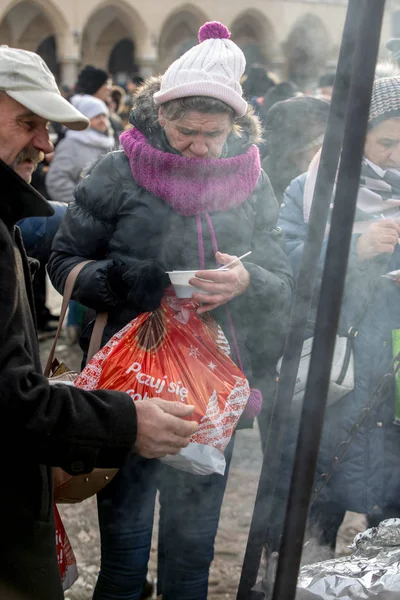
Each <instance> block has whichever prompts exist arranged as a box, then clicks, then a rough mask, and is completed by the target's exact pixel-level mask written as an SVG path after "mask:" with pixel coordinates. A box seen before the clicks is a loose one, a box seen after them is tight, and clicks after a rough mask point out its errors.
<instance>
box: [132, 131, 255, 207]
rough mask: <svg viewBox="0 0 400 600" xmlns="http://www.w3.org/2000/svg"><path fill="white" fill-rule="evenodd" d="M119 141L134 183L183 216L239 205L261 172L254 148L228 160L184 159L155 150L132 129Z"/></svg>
mask: <svg viewBox="0 0 400 600" xmlns="http://www.w3.org/2000/svg"><path fill="white" fill-rule="evenodd" d="M120 141H121V144H122V147H123V149H124V152H125V154H126V156H127V157H128V159H129V164H130V167H131V171H132V174H133V177H134V179H135V181H136V182H137V183H138V184H139V185H140V186H141V187H143V188H144V189H145V190H147V191H149V192H151V193H152V194H154V195H155V196H157V197H158V198H162V200H164V201H165V202H166V203H167V204H169V205H170V206H171V207H172V208H173V210H174V211H175V212H176V213H178V214H179V215H182V216H184V217H190V216H194V215H200V214H202V213H205V212H207V211H210V212H213V211H223V210H229V209H231V208H233V207H235V206H238V205H239V204H242V203H243V202H244V201H245V200H247V199H248V198H249V196H250V195H251V194H252V192H253V190H254V188H255V187H256V185H257V181H258V178H259V176H260V172H261V165H260V154H259V151H258V148H257V147H256V146H250V148H249V149H248V150H247V152H246V153H245V154H240V155H238V156H233V157H232V158H216V159H215V158H187V157H185V156H179V155H178V154H172V153H170V152H163V151H161V150H157V149H156V148H154V147H153V146H152V145H151V144H150V142H149V140H148V139H147V138H146V136H145V135H144V134H143V133H142V132H141V131H140V130H139V129H136V128H134V129H130V130H129V131H126V132H125V133H123V134H122V135H121V137H120Z"/></svg>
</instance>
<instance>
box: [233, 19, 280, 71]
mask: <svg viewBox="0 0 400 600" xmlns="http://www.w3.org/2000/svg"><path fill="white" fill-rule="evenodd" d="M231 32H232V40H233V41H234V42H236V43H237V44H238V46H240V48H241V49H242V50H243V52H244V55H245V57H246V63H247V64H248V65H252V64H256V63H257V64H263V65H266V66H268V65H271V64H272V62H273V58H274V55H275V51H276V36H275V32H274V28H273V26H272V24H271V23H270V21H269V20H268V19H267V18H266V17H265V16H264V15H263V14H262V13H261V12H259V11H257V10H247V11H245V12H243V13H241V14H240V15H239V16H237V17H236V18H235V20H234V21H233V23H232V25H231Z"/></svg>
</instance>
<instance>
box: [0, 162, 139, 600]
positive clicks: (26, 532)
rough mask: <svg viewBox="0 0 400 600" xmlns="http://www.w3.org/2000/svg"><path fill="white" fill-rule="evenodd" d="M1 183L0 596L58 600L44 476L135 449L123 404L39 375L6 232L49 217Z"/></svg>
mask: <svg viewBox="0 0 400 600" xmlns="http://www.w3.org/2000/svg"><path fill="white" fill-rule="evenodd" d="M0 173H1V182H2V191H1V200H0V415H1V417H0V418H1V421H0V422H1V435H0V448H1V456H2V457H3V460H2V469H1V475H2V488H1V494H0V586H1V585H5V586H6V587H9V588H10V589H14V590H15V592H16V593H18V594H21V595H26V597H27V598H29V599H30V600H58V599H59V600H61V599H62V598H63V597H64V596H63V592H62V587H61V580H60V576H59V569H58V564H57V556H56V546H55V529H54V517H53V493H52V468H51V467H52V466H61V467H62V468H63V469H65V470H66V471H68V472H69V473H71V474H78V473H86V472H89V471H91V470H92V469H93V468H94V467H118V466H121V465H122V464H123V461H124V458H125V457H126V455H127V453H128V452H129V451H130V450H131V448H132V445H133V444H134V442H135V437H136V413H135V408H134V406H133V403H132V401H131V399H130V398H129V396H128V395H125V394H121V393H118V392H95V393H89V392H84V391H82V390H79V389H76V388H73V387H70V386H65V385H57V386H50V385H49V383H48V382H47V379H46V378H45V377H43V375H42V374H41V366H40V360H39V351H38V345H37V340H36V331H35V326H34V319H33V314H32V312H33V309H32V293H31V287H30V272H29V266H28V261H27V259H26V255H25V252H24V250H23V247H22V241H21V236H20V233H19V230H18V228H16V227H15V223H16V222H17V221H18V220H20V219H22V218H25V217H30V216H37V217H40V216H50V215H51V214H52V212H53V211H52V209H51V208H50V207H49V205H48V203H47V202H46V201H45V200H44V199H43V198H42V197H41V196H40V195H39V194H38V193H37V192H35V191H34V190H33V188H32V187H31V186H29V185H28V184H26V183H25V182H24V181H23V180H22V179H21V178H20V177H18V175H16V174H15V173H14V172H13V171H12V170H11V169H9V168H8V167H7V166H6V165H5V164H4V163H2V162H1V161H0ZM10 593H11V592H10Z"/></svg>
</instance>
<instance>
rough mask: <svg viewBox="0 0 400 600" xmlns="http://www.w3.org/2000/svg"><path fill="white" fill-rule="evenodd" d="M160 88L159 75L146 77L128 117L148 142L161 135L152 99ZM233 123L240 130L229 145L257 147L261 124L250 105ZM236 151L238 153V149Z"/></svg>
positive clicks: (156, 110)
mask: <svg viewBox="0 0 400 600" xmlns="http://www.w3.org/2000/svg"><path fill="white" fill-rule="evenodd" d="M160 87H161V75H160V76H158V77H148V78H147V79H146V81H145V83H144V84H143V85H142V86H141V87H140V88H139V90H138V91H137V92H136V94H135V95H134V97H133V105H132V111H131V114H130V117H129V121H130V122H131V123H132V125H134V126H135V127H138V129H140V130H141V131H142V132H143V133H144V134H145V135H146V137H148V138H149V139H150V141H153V140H154V138H156V137H158V134H159V133H161V127H160V124H159V122H158V106H157V105H156V104H155V102H154V99H153V96H154V94H155V93H156V92H158V91H159V89H160ZM235 123H236V124H237V125H238V126H239V128H240V131H241V134H240V138H238V137H237V136H233V135H232V136H231V138H233V139H231V140H230V141H229V145H231V144H232V143H233V144H234V146H235V147H236V146H237V145H238V146H239V147H244V146H248V145H249V144H256V145H257V144H259V143H260V142H261V141H262V127H261V123H260V121H259V119H258V117H257V116H256V114H255V113H254V110H253V108H252V107H251V106H250V105H249V106H248V109H247V113H246V114H245V116H244V117H241V118H240V119H237V120H236V121H235ZM238 142H239V144H238ZM238 150H239V153H240V149H239V148H238Z"/></svg>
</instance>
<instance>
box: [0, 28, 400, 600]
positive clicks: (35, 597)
mask: <svg viewBox="0 0 400 600" xmlns="http://www.w3.org/2000/svg"><path fill="white" fill-rule="evenodd" d="M229 38H230V34H229V31H228V30H227V29H226V27H224V26H223V25H222V24H220V23H208V24H206V25H204V26H203V27H202V28H201V30H200V32H199V44H198V45H197V46H195V47H193V48H191V49H190V50H188V51H187V52H186V53H185V54H184V55H183V56H181V57H180V58H178V59H177V60H176V61H175V62H173V63H172V64H171V66H170V67H169V68H168V70H167V71H166V72H165V73H164V74H163V75H160V76H158V77H150V78H148V79H147V80H146V81H142V80H139V79H136V80H133V81H132V82H131V84H130V85H129V86H128V87H127V89H124V88H123V87H121V86H116V85H113V84H112V82H111V79H110V77H109V74H108V73H106V72H105V71H103V70H101V69H97V68H95V67H93V66H86V67H84V68H83V70H82V71H81V73H80V74H79V77H78V80H77V82H76V86H75V88H74V90H68V89H66V88H63V90H62V94H61V93H60V91H59V89H58V87H57V84H56V81H55V79H54V77H53V75H52V74H51V72H50V71H49V69H48V68H47V66H46V65H45V63H44V61H43V60H42V59H41V58H40V57H39V56H38V55H36V54H34V53H31V52H27V51H24V50H19V49H13V48H8V47H5V46H2V47H0V90H1V91H0V105H1V111H0V170H1V173H2V181H3V192H2V194H3V197H2V200H1V202H0V248H1V255H0V261H1V262H0V308H1V310H0V390H1V391H0V407H1V410H2V423H3V424H4V426H3V435H2V436H1V442H0V443H1V444H2V447H3V452H7V460H6V461H4V471H5V473H4V471H3V473H4V475H5V477H4V478H3V480H4V482H6V486H7V487H6V488H5V489H4V493H3V494H2V495H1V500H0V507H1V517H0V519H1V523H2V526H1V531H2V535H1V542H0V543H1V547H2V560H1V561H0V585H1V586H3V587H4V590H7V591H5V592H4V593H6V594H9V596H4V595H3V596H2V597H10V598H11V595H12V594H17V595H18V596H17V597H18V598H20V600H23V599H25V600H29V599H30V600H47V599H48V600H57V599H60V600H61V598H62V597H63V591H62V586H61V580H60V576H59V569H58V565H57V557H56V552H55V526H54V516H53V485H52V468H53V467H62V468H63V469H64V470H65V471H67V472H68V473H70V474H73V475H76V474H80V473H89V472H90V471H91V470H92V469H93V468H95V467H104V468H106V467H119V472H118V474H117V475H116V476H115V478H114V479H113V480H112V482H111V483H109V484H108V485H107V486H106V487H105V488H104V489H103V490H102V491H101V492H100V493H99V494H98V497H97V503H98V516H99V527H100V534H101V567H100V573H99V577H98V580H97V584H96V587H95V590H94V593H93V598H94V599H95V600H117V599H119V598H120V599H122V598H124V599H128V598H129V600H137V599H139V598H143V597H144V595H143V586H144V582H145V580H146V575H147V564H148V560H149V554H150V545H151V536H152V529H153V518H154V506H155V498H156V493H157V490H159V491H160V506H161V512H160V533H159V540H158V573H157V595H158V596H159V597H160V598H163V600H189V599H190V600H205V599H206V598H207V589H208V574H209V568H210V565H211V562H212V560H213V552H214V541H215V536H216V533H217V529H218V522H219V516H220V511H221V506H222V502H223V497H224V492H225V487H226V482H227V478H228V476H229V464H230V459H231V456H232V451H233V444H234V437H233V438H232V440H231V442H230V443H229V445H228V447H227V449H226V451H225V460H226V463H227V468H226V470H225V474H224V475H220V474H215V473H214V474H211V475H203V476H199V475H195V474H193V473H188V472H184V471H180V470H178V469H175V468H173V467H171V466H168V465H166V464H162V463H161V462H160V461H159V460H158V459H159V458H161V457H163V456H165V455H169V454H172V455H174V454H178V453H179V452H180V450H181V449H182V448H185V447H186V446H188V444H189V442H190V438H191V436H192V435H193V434H194V433H195V432H196V430H197V428H198V423H195V422H193V421H190V420H188V418H189V417H190V415H191V412H192V408H191V407H189V406H186V405H185V404H183V403H181V402H179V403H178V402H176V403H174V402H167V401H165V400H163V399H162V398H154V399H150V400H147V401H145V402H136V403H134V402H133V401H132V399H131V397H130V396H129V395H128V394H125V393H122V392H117V391H105V390H98V391H94V392H89V391H83V390H82V389H78V388H76V387H73V386H67V385H62V384H60V385H50V384H49V382H48V380H47V378H45V377H44V376H43V375H42V371H41V366H40V358H39V348H38V343H37V333H38V331H42V332H43V331H44V332H49V331H50V332H51V331H53V329H54V327H55V325H56V321H57V317H55V316H54V315H52V314H51V313H50V311H49V310H48V309H47V308H46V277H47V275H46V270H47V273H48V275H49V277H50V280H51V282H52V284H53V285H54V287H55V288H56V289H57V290H58V291H59V292H60V293H61V294H62V293H63V292H64V288H65V284H66V280H67V278H68V275H69V274H70V273H71V271H72V269H74V267H75V266H76V265H78V264H80V263H81V262H82V261H90V262H88V263H87V264H86V265H85V266H84V268H83V269H82V270H81V272H80V273H79V275H78V277H77V282H76V285H75V288H74V293H73V301H72V302H71V304H70V311H69V325H70V326H71V327H74V328H76V331H79V333H80V334H81V335H80V345H81V348H82V350H83V365H84V364H85V362H86V357H87V352H88V346H89V340H90V336H91V332H92V329H93V320H91V317H92V316H95V315H96V313H104V312H107V313H108V320H107V325H106V327H105V329H104V332H103V338H102V340H101V341H102V345H104V344H106V343H107V342H108V341H109V340H110V339H111V338H112V336H113V335H114V334H115V333H117V332H118V331H119V330H121V329H122V328H123V327H124V326H125V325H126V324H127V323H128V322H130V321H131V320H132V319H135V318H136V317H138V316H139V315H142V314H143V313H146V312H151V311H155V310H156V309H158V308H159V307H160V304H161V302H162V299H163V298H164V296H165V294H166V292H167V290H168V289H169V288H170V284H171V282H170V278H169V276H168V272H171V271H174V270H176V271H184V270H189V269H193V268H198V273H197V275H198V277H195V278H192V279H191V280H190V283H191V285H192V286H193V287H194V293H193V301H194V303H195V305H196V306H198V309H197V312H198V314H199V315H201V316H202V317H203V318H205V316H206V315H208V314H209V313H210V314H212V316H213V317H214V319H215V321H216V322H217V323H218V325H219V326H220V328H221V329H222V331H223V332H224V335H225V336H226V339H227V342H228V344H229V346H230V348H232V349H235V353H233V356H234V358H233V360H234V362H236V364H237V365H238V366H240V368H241V369H242V370H243V371H244V373H245V376H246V378H247V379H248V380H249V382H250V385H251V387H252V388H258V389H259V390H260V391H261V392H262V396H263V407H262V410H261V413H259V411H258V412H257V411H255V412H254V414H252V413H251V411H247V412H246V418H244V417H242V419H241V420H240V421H239V426H238V427H239V428H246V427H252V426H253V421H254V417H256V416H258V422H259V429H260V433H261V438H262V443H264V442H265V440H266V436H267V431H268V415H269V413H270V409H271V406H272V402H273V398H274V393H275V388H276V372H277V363H278V360H279V358H280V357H281V356H282V353H283V350H284V343H285V336H286V332H287V328H288V324H289V316H290V308H291V303H292V298H293V290H294V286H295V282H296V277H297V275H298V271H299V265H300V261H301V257H302V252H303V247H304V242H305V239H306V236H307V230H308V219H309V215H310V209H311V204H312V197H313V185H314V183H315V174H316V171H317V169H318V160H319V151H320V149H321V147H322V144H323V140H324V134H325V130H326V125H327V119H328V113H329V102H330V99H331V94H332V89H333V85H334V76H333V75H332V74H330V73H327V74H325V75H324V76H322V77H321V79H320V82H319V86H318V89H315V90H302V91H300V90H299V89H298V88H297V86H296V85H295V84H293V83H291V82H281V81H279V80H278V78H277V77H276V76H275V74H271V73H269V72H268V71H267V70H266V69H265V68H264V67H263V66H261V65H249V66H247V68H246V63H245V58H244V55H243V52H242V51H241V49H240V48H239V47H238V46H237V45H236V44H235V43H234V42H232V41H231V40H230V39H229ZM399 209H400V76H399V75H397V74H392V75H390V76H386V77H377V79H376V82H375V85H374V90H373V95H372V102H371V110H370V119H369V125H368V134H367V138H366V144H365V156H364V159H363V166H362V175H361V180H360V189H359V195H358V199H357V213H356V220H355V223H354V227H353V236H352V246H351V254H350V259H349V269H348V277H347V284H346V290H345V296H344V300H343V306H342V318H341V325H340V328H341V331H342V332H344V334H346V332H347V331H349V329H350V328H351V327H352V326H354V324H355V323H356V322H357V329H358V335H357V337H356V338H355V340H354V357H355V386H354V390H353V391H351V392H350V393H349V394H347V395H345V396H344V397H342V398H341V399H340V400H338V401H337V402H336V403H334V404H333V405H331V406H329V408H328V410H327V414H326V421H325V428H324V434H323V439H322V444H321V450H320V456H319V461H318V469H317V473H316V477H318V475H319V474H320V473H322V472H324V470H325V469H326V466H327V464H329V462H330V461H331V459H332V457H333V454H334V451H335V448H336V447H337V445H338V444H339V443H340V442H341V440H342V439H343V438H345V437H346V435H347V434H348V432H349V431H350V430H351V428H352V426H353V424H354V421H355V420H356V418H357V415H358V414H359V412H360V410H361V409H362V408H363V406H365V405H366V403H367V402H368V400H369V397H370V395H371V393H372V392H373V390H374V389H375V387H376V385H377V384H378V383H379V381H380V380H381V378H382V377H383V376H384V375H385V373H386V372H387V370H388V369H389V368H390V364H391V361H392V359H393V352H392V332H393V331H396V330H397V329H400V312H399V309H398V308H397V299H398V294H399V288H398V284H397V283H396V282H394V281H392V280H390V279H385V278H382V275H385V274H387V273H388V272H389V271H394V270H397V269H400V247H399V239H400V220H399V217H398V211H399ZM17 224H18V227H17ZM328 231H329V228H328V229H327V235H328ZM325 247H326V240H325V242H324V246H323V250H322V253H321V258H320V269H319V275H318V281H317V289H316V294H315V301H314V305H313V309H312V311H311V314H310V326H309V327H308V331H309V332H310V335H312V330H313V324H314V315H315V308H316V304H317V300H318V283H319V280H320V278H321V274H322V269H323V262H324V255H325ZM248 250H251V256H250V257H248V259H247V260H245V261H243V262H241V261H237V262H236V263H235V262H234V263H233V264H232V265H231V266H230V267H229V268H227V269H222V270H221V269H220V270H216V269H215V267H216V266H224V265H227V264H228V263H232V261H234V259H235V257H236V256H238V255H242V254H245V253H246V252H247V251H248ZM28 257H29V258H28ZM35 271H36V275H35V278H34V283H33V286H32V282H31V279H32V275H33V273H34V272H35ZM361 308H362V316H361V318H360V309H361ZM80 309H82V310H83V311H84V312H85V313H86V322H87V323H88V324H87V326H86V327H85V329H84V330H80V329H82V320H81V317H80ZM75 340H76V336H75V337H74V339H73V340H72V341H75ZM394 405H395V389H394V387H393V388H391V389H390V390H389V391H388V392H387V393H386V394H385V396H384V397H382V398H381V401H380V402H379V403H377V405H376V406H375V408H374V409H373V410H372V411H371V413H370V415H369V417H368V419H367V420H366V421H365V422H364V424H363V426H362V427H361V429H360V431H359V432H358V435H357V436H356V438H355V440H354V441H353V443H352V445H351V448H350V449H349V451H348V453H347V455H346V458H345V460H344V461H343V462H342V463H341V465H340V468H339V469H338V470H337V471H336V472H335V473H334V475H333V477H332V478H331V480H330V482H329V484H328V485H327V486H326V487H325V489H324V493H323V494H321V496H320V497H319V500H318V503H317V504H316V505H315V506H314V507H313V510H312V513H311V515H310V524H311V525H312V526H313V530H314V531H315V527H318V530H319V532H320V537H321V541H322V542H323V543H324V544H326V545H328V546H330V547H332V548H334V544H335V539H336V534H337V531H338V528H339V526H340V524H341V522H342V520H343V517H344V515H345V513H346V511H349V510H350V511H355V512H359V513H363V514H365V515H367V517H368V519H369V521H370V523H372V524H375V523H377V522H379V521H380V520H382V519H384V518H385V517H387V516H399V515H400V503H399V500H398V499H399V498H400V472H399V461H398V456H399V451H400V432H399V431H398V429H397V427H396V425H394V424H393V420H394ZM258 413H259V414H258ZM292 441H293V440H291V441H289V443H288V447H290V444H291V442H292ZM0 590H1V588H0Z"/></svg>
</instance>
